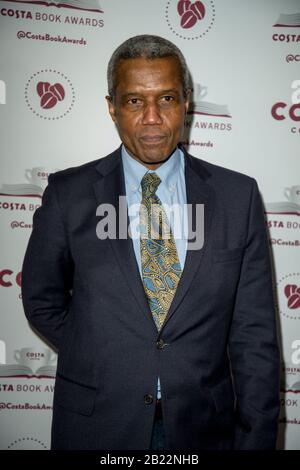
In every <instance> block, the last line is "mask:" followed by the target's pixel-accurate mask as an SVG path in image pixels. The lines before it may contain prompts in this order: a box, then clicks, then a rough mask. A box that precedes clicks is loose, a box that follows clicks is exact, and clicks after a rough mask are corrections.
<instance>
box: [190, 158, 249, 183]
mask: <svg viewBox="0 0 300 470" xmlns="http://www.w3.org/2000/svg"><path fill="white" fill-rule="evenodd" d="M188 158H189V161H190V164H191V166H192V168H193V170H194V171H196V172H197V173H198V174H200V175H202V177H204V178H205V180H207V182H208V183H209V184H212V185H215V184H219V183H220V182H222V183H223V184H226V185H231V184H238V185H240V184H241V185H247V186H248V185H250V186H252V185H253V182H254V181H255V179H254V178H253V177H252V176H249V175H247V174H245V173H242V172H239V171H236V170H232V169H230V168H227V167H225V166H221V165H217V164H215V163H211V162H208V161H207V160H204V159H202V158H198V157H195V156H193V155H191V154H188Z"/></svg>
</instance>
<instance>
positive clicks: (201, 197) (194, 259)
mask: <svg viewBox="0 0 300 470" xmlns="http://www.w3.org/2000/svg"><path fill="white" fill-rule="evenodd" d="M120 149H121V147H120V148H119V149H118V150H117V151H116V152H114V153H113V154H111V155H110V156H109V157H107V158H104V159H103V160H100V161H99V162H98V163H97V165H96V169H97V171H98V172H99V173H100V175H101V176H100V178H99V180H98V181H97V182H96V183H95V184H94V191H95V195H96V199H97V202H98V204H103V203H108V204H111V205H112V206H113V207H114V208H115V210H116V217H117V227H118V221H119V210H120V208H119V196H126V190H125V180H124V172H123V165H122V159H121V151H120ZM182 150H183V152H184V158H185V180H186V191H187V203H188V204H191V205H192V207H193V209H195V206H196V204H204V245H203V248H201V249H199V250H188V251H187V254H186V260H185V265H184V269H183V272H182V275H181V279H180V281H179V284H178V286H177V290H176V294H175V296H174V299H173V302H172V304H171V306H170V309H169V312H168V314H167V317H166V319H165V322H164V324H163V326H162V329H161V331H160V333H161V332H162V331H163V329H164V328H165V325H166V323H167V322H168V321H169V319H170V318H171V316H172V315H173V314H174V312H175V311H176V309H177V308H178V307H179V305H180V303H181V302H182V301H183V299H184V297H185V295H186V293H187V292H188V289H189V287H190V285H191V283H192V280H193V278H194V276H195V274H196V272H197V270H198V269H199V266H200V263H201V260H202V258H203V253H204V250H205V248H206V245H207V243H206V242H205V240H208V239H209V231H210V222H211V216H212V210H213V205H214V204H213V201H214V192H213V190H212V189H211V187H210V186H209V185H208V184H207V183H206V181H205V180H206V179H207V178H208V177H209V176H210V174H209V172H208V171H207V170H206V169H205V168H204V167H203V165H202V164H201V162H200V160H198V159H197V158H194V157H192V156H191V155H189V154H188V153H187V152H186V151H185V149H184V148H183V147H182ZM193 213H194V210H193ZM126 220H127V226H126V227H127V228H128V227H129V217H128V213H127V214H126ZM194 222H195V220H193V226H192V225H191V222H190V221H189V227H190V229H191V228H192V230H195V225H194ZM118 235H119V230H118V229H117V238H116V239H110V243H111V246H112V248H113V251H114V253H115V255H116V258H117V261H118V264H119V267H120V269H121V271H122V272H123V275H124V277H125V279H126V282H127V283H128V287H129V289H130V291H131V292H132V294H133V296H134V298H135V300H136V302H137V304H138V306H139V308H140V310H141V311H142V312H143V315H142V317H144V318H147V320H148V325H149V321H150V323H151V325H152V328H153V331H154V332H157V329H156V325H155V323H154V320H153V318H152V313H151V310H150V308H149V304H148V301H147V298H146V295H145V291H144V286H143V283H142V280H141V276H140V272H139V268H138V265H137V261H136V258H135V253H134V248H133V243H132V239H131V238H130V237H129V236H127V237H126V238H123V239H122V238H119V236H118ZM189 237H190V235H189Z"/></svg>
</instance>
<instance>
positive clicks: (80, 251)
mask: <svg viewBox="0 0 300 470" xmlns="http://www.w3.org/2000/svg"><path fill="white" fill-rule="evenodd" d="M108 89H109V96H107V101H108V106H109V112H110V115H111V117H112V119H113V121H114V122H115V124H116V126H117V129H118V132H119V135H120V138H121V140H122V145H121V147H120V148H119V149H118V150H116V151H115V152H113V153H112V154H111V155H109V156H107V157H105V158H101V159H98V160H96V161H93V162H89V163H87V164H84V165H81V166H79V167H74V168H69V169H67V170H64V171H59V172H57V173H55V174H52V175H50V177H49V184H48V187H47V188H46V190H45V192H44V195H43V201H42V206H41V208H39V209H38V210H37V211H36V212H35V214H34V221H33V231H32V235H31V238H30V240H29V244H28V247H27V252H26V255H25V259H24V263H23V280H22V295H23V303H24V309H25V313H26V316H27V318H28V320H29V321H30V323H31V324H32V325H33V327H34V328H35V329H36V330H37V331H38V332H39V333H40V334H41V335H42V336H43V337H44V338H45V339H46V340H47V341H48V342H50V343H51V345H53V346H54V347H55V348H56V349H57V350H58V367H57V377H56V384H55V393H54V404H53V423H52V449H98V450H101V449H103V450H104V449H108V450H114V449H122V450H125V449H128V450H129V449H170V450H176V449H179V450H200V449H274V448H275V442H276V434H277V420H278V413H279V350H278V344H277V335H276V326H275V312H274V301H273V291H272V280H271V269H270V260H269V245H268V239H267V234H266V228H265V221H264V214H263V208H262V203H261V199H260V196H259V191H258V187H257V184H256V181H255V180H254V179H253V178H251V177H248V176H246V175H243V174H241V173H237V172H234V171H231V170H228V169H225V168H222V167H219V166H216V165H213V164H210V163H207V162H205V161H203V160H200V159H198V158H195V157H192V156H191V155H189V154H188V153H187V152H186V150H185V149H184V147H183V146H181V145H180V141H181V139H182V134H183V129H184V120H185V115H186V112H187V110H188V105H189V97H190V92H191V90H190V86H189V75H188V71H187V67H186V63H185V60H184V58H183V56H182V53H181V52H180V51H179V49H178V48H177V47H176V46H175V45H174V44H172V43H170V42H169V41H167V40H165V39H163V38H160V37H157V36H149V35H143V36H138V37H135V38H131V39H129V40H128V41H126V42H125V43H123V44H122V45H121V46H119V48H118V49H117V50H116V51H115V52H114V54H113V55H112V57H111V60H110V63H109V66H108ZM120 196H123V198H125V199H126V204H127V206H128V212H126V223H127V222H128V225H129V224H130V231H129V233H130V236H124V231H123V232H122V233H123V234H122V236H121V235H120V233H121V229H120V227H119V225H118V224H117V222H118V220H119V216H121V215H122V214H121V213H122V210H121V207H120V206H119V201H120V200H121V199H119V197H120ZM135 204H136V205H137V207H139V210H138V212H137V213H136V214H138V218H134V214H133V213H132V212H131V211H130V210H129V209H130V208H132V207H133V206H134V205H135ZM186 204H187V205H189V206H190V207H191V208H192V211H191V212H188V209H187V205H186ZM171 205H175V206H177V207H179V208H181V209H183V210H182V211H181V212H180V211H179V216H178V217H177V218H176V217H173V216H172V214H171V212H170V214H169V215H168V212H167V208H168V207H170V206H171ZM198 206H199V207H202V208H204V212H201V211H200V212H199V213H204V217H203V219H202V218H201V217H200V218H199V217H198V218H197V217H196V215H197V210H196V209H197V207H198ZM111 207H112V208H114V209H115V211H116V212H115V214H116V220H115V221H112V227H113V228H114V222H115V224H116V225H117V229H116V233H115V232H114V230H113V229H111V225H110V223H111V217H110V219H108V218H107V219H105V217H106V215H105V214H106V213H107V212H109V208H111ZM155 207H156V210H154V211H152V210H151V211H150V209H151V208H155ZM142 208H144V209H145V210H144V211H143V210H142ZM104 209H105V210H104ZM105 211H106V212H105ZM112 213H113V212H112ZM187 214H188V215H187ZM100 215H101V217H100ZM127 217H128V218H127ZM116 221H117V222H116ZM103 222H105V223H107V227H106V228H107V233H106V235H107V236H105V234H104V236H103V225H101V223H102V224H103ZM134 222H135V223H136V226H135V227H138V229H139V230H137V233H138V236H133V235H134V233H135V231H134ZM104 225H105V224H104ZM178 227H179V228H181V229H184V230H183V231H182V233H183V235H182V236H175V232H176V234H177V232H178V230H177V229H178ZM187 227H188V230H186V229H187ZM150 228H151V230H150ZM168 228H169V234H168V237H164V236H163V234H164V233H165V232H166V233H167V232H168V230H167V229H168ZM150 232H151V233H150ZM193 233H194V235H195V234H196V236H195V239H196V238H197V237H198V238H199V236H200V234H202V233H203V237H204V238H203V243H201V244H200V246H198V247H196V245H195V244H194V245H193V241H191V237H190V235H191V234H193ZM115 234H116V236H114V235H115ZM200 238H201V237H200Z"/></svg>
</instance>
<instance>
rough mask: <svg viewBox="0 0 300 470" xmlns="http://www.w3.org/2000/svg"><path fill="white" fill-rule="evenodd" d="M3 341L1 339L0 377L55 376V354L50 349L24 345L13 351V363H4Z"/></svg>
mask: <svg viewBox="0 0 300 470" xmlns="http://www.w3.org/2000/svg"><path fill="white" fill-rule="evenodd" d="M3 345H4V348H5V343H4V342H3V341H1V346H2V348H1V355H0V378H4V377H5V378H9V377H10V378H11V377H15V378H16V377H18V378H33V377H35V378H39V379H41V378H48V379H49V378H50V379H52V378H55V376H56V367H57V366H56V363H57V355H56V353H54V352H53V351H52V350H51V349H49V348H45V347H43V346H41V347H25V348H21V349H16V350H15V351H14V353H13V356H14V360H15V363H11V364H7V363H6V359H5V358H6V352H5V350H3Z"/></svg>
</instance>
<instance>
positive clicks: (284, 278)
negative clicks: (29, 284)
mask: <svg viewBox="0 0 300 470" xmlns="http://www.w3.org/2000/svg"><path fill="white" fill-rule="evenodd" d="M49 3H51V5H49ZM178 3H180V5H179V7H178ZM197 8H198V9H197ZM183 10H184V11H185V12H184V13H183V14H182V15H180V14H179V12H181V13H182V11H183ZM199 11H200V12H202V14H199V13H198V12H199ZM144 33H149V34H158V35H161V36H164V37H166V38H168V39H170V40H171V41H173V42H174V43H175V44H177V45H178V46H179V47H180V49H181V50H182V51H183V53H184V55H185V57H186V59H187V62H188V65H189V68H190V70H191V74H192V78H193V82H194V97H193V100H194V106H193V108H191V110H192V111H191V114H190V115H189V122H188V123H187V137H186V145H187V147H188V149H189V151H190V153H192V154H194V155H195V156H198V157H200V158H203V159H205V160H207V161H211V162H213V163H216V164H219V165H223V166H225V167H228V168H231V169H234V170H237V171H241V172H243V173H246V174H248V175H250V176H253V177H255V178H256V179H257V181H258V184H259V187H260V190H261V192H262V196H263V199H264V202H265V207H266V222H267V223H268V227H269V230H270V242H271V246H272V250H273V256H274V268H275V281H276V282H275V284H276V288H277V289H276V296H277V300H278V328H279V333H280V343H281V350H282V384H281V389H282V390H281V398H282V410H281V417H280V436H279V439H278V448H286V449H300V399H299V397H300V395H299V394H300V263H299V261H300V237H299V232H300V217H299V215H300V158H299V156H300V152H299V150H300V146H299V143H300V104H299V103H300V67H299V65H300V50H299V46H300V0H265V1H264V2H262V1H260V0H253V1H251V2H249V1H246V0H226V1H225V0H203V1H202V2H197V1H194V2H178V1H177V0H174V1H173V0H151V1H147V0H126V1H125V0H99V1H98V0H87V1H80V0H78V1H76V0H65V1H63V2H62V1H57V2H54V3H53V2H48V3H47V2H38V1H0V119H1V126H0V148H1V159H0V224H1V252H0V294H1V316H0V416H1V421H0V422H1V425H0V426H1V429H0V449H48V448H49V445H50V425H51V406H52V394H53V386H54V378H53V377H54V375H55V355H53V353H52V352H51V351H50V350H49V347H48V346H47V345H46V344H45V343H43V342H42V341H41V340H40V339H39V338H38V337H37V336H36V335H35V334H34V332H33V331H32V330H31V329H30V327H29V326H28V323H27V321H26V319H25V316H24V313H23V309H22V301H21V294H20V282H21V273H20V269H21V266H22V260H23V256H24V252H25V248H26V245H27V241H28V238H29V235H30V231H31V223H32V215H33V213H34V210H35V209H36V207H38V206H39V204H40V203H41V195H42V192H43V189H44V188H45V185H46V184H47V175H48V174H49V173H50V172H53V171H55V170H57V169H63V168H67V167H70V166H75V165H79V164H82V163H84V162H87V161H89V160H95V159H97V158H100V157H103V156H105V155H106V154H108V153H110V152H111V151H112V150H113V149H115V148H116V147H117V146H118V145H119V138H118V136H117V133H116V131H115V129H114V125H113V123H112V122H111V120H110V118H109V115H108V112H107V107H106V102H105V99H104V96H105V94H106V92H107V87H106V66H107V62H108V60H109V57H110V55H111V54H112V52H113V50H114V49H115V48H116V47H117V46H118V45H119V44H120V43H121V42H123V41H124V40H125V39H127V38H129V37H131V36H134V35H136V34H144ZM116 432H117V430H116Z"/></svg>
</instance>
